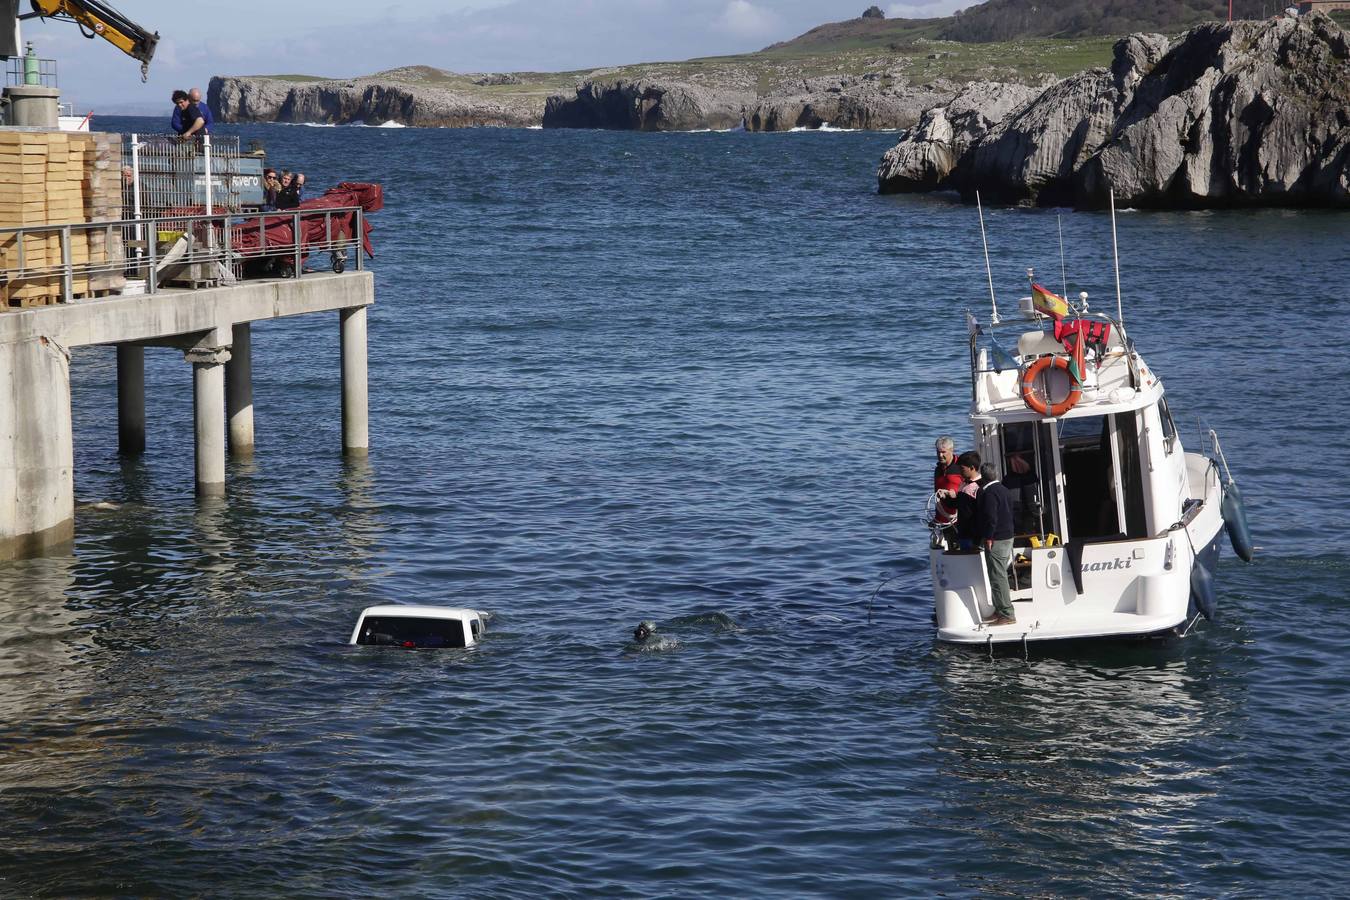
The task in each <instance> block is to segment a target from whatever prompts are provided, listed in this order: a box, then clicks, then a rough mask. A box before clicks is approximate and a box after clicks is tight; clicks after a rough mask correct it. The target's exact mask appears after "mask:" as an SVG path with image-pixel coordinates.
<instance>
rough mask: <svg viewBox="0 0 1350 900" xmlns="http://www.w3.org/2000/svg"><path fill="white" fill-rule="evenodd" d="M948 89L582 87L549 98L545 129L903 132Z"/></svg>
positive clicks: (898, 85) (599, 83) (840, 82)
mask: <svg viewBox="0 0 1350 900" xmlns="http://www.w3.org/2000/svg"><path fill="white" fill-rule="evenodd" d="M955 93H956V90H955V88H954V86H952V85H950V84H948V83H946V82H937V83H934V84H930V85H923V86H921V87H910V86H909V85H908V84H906V83H904V82H903V81H892V80H891V79H883V78H882V77H881V76H879V75H863V76H856V77H853V76H828V77H819V78H807V79H797V80H790V81H787V82H785V83H783V84H781V85H778V86H777V87H775V88H773V89H771V90H770V91H769V92H768V93H765V94H757V93H756V92H754V91H752V90H750V89H748V88H746V87H743V86H739V85H731V86H712V85H707V84H698V85H696V84H692V83H689V82H682V81H678V80H673V79H670V80H662V79H639V80H636V81H630V80H623V79H608V80H605V79H597V80H588V81H585V82H583V83H582V84H580V85H578V86H577V89H576V95H575V96H573V97H567V96H561V95H558V96H553V97H550V98H549V99H548V105H547V107H546V108H545V110H544V127H545V128H614V129H630V130H635V131H692V130H696V129H726V128H735V127H738V126H741V125H744V127H745V128H746V129H747V130H750V131H789V130H791V129H793V128H820V127H823V126H825V125H829V126H832V127H834V128H857V129H864V130H883V129H894V128H908V127H910V126H912V125H914V124H915V123H916V122H917V121H918V120H919V116H920V115H921V114H922V113H923V111H924V110H926V109H928V108H929V107H931V106H935V105H938V104H941V103H945V102H947V101H948V100H950V99H951V98H952V97H953V96H954V95H955Z"/></svg>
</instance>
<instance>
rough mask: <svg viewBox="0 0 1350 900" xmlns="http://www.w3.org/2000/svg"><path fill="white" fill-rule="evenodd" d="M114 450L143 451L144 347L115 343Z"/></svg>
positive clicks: (128, 452)
mask: <svg viewBox="0 0 1350 900" xmlns="http://www.w3.org/2000/svg"><path fill="white" fill-rule="evenodd" d="M117 452H119V453H121V454H123V455H125V456H137V455H139V454H141V453H144V452H145V348H144V347H138V346H135V345H133V344H118V345H117Z"/></svg>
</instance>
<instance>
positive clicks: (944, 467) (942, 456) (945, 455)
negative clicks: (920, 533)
mask: <svg viewBox="0 0 1350 900" xmlns="http://www.w3.org/2000/svg"><path fill="white" fill-rule="evenodd" d="M934 446H935V447H936V449H937V467H936V468H935V469H934V470H933V491H934V492H935V493H937V495H938V504H937V515H936V517H935V518H936V521H937V524H939V525H941V526H942V536H943V537H944V538H945V539H946V541H947V546H948V547H953V546H955V545H956V529H955V522H956V501H955V499H954V498H955V497H956V494H957V493H958V492H959V491H960V490H961V487H962V486H963V485H964V484H965V483H966V480H965V479H964V478H962V477H961V467H960V466H958V465H957V464H956V457H957V452H956V442H955V441H953V440H952V439H951V437H949V436H948V435H945V434H944V435H943V436H942V437H940V438H938V439H937V441H936V443H935V444H934Z"/></svg>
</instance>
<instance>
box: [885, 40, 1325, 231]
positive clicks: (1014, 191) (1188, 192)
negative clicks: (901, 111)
mask: <svg viewBox="0 0 1350 900" xmlns="http://www.w3.org/2000/svg"><path fill="white" fill-rule="evenodd" d="M877 180H878V190H879V191H880V192H881V193H904V192H917V191H932V190H955V191H958V192H959V193H961V195H962V196H963V197H966V198H968V199H973V197H974V194H975V192H977V191H978V192H980V194H981V195H982V197H983V198H984V199H985V200H987V201H991V202H996V203H1011V204H1024V205H1039V206H1074V207H1078V208H1085V209H1091V208H1101V207H1104V206H1105V205H1107V203H1108V202H1109V196H1110V193H1111V192H1114V194H1115V198H1116V203H1117V204H1120V205H1126V206H1134V207H1155V208H1209V207H1244V206H1296V207H1303V206H1308V207H1312V206H1329V207H1342V208H1344V207H1350V39H1348V37H1347V34H1346V32H1345V31H1344V30H1342V29H1341V27H1340V26H1339V25H1337V24H1336V23H1335V22H1334V21H1332V20H1331V19H1330V18H1329V17H1327V16H1325V15H1322V14H1318V13H1313V14H1310V15H1305V16H1297V17H1294V16H1279V17H1276V18H1273V19H1268V20H1265V21H1259V22H1255V21H1254V22H1234V23H1231V24H1229V23H1222V24H1211V25H1202V26H1199V27H1197V28H1194V29H1192V30H1190V31H1189V32H1187V33H1186V34H1184V35H1183V36H1181V37H1180V38H1179V39H1177V40H1176V41H1175V42H1169V41H1168V40H1167V39H1166V38H1165V37H1163V36H1161V35H1156V34H1137V35H1133V36H1131V37H1128V38H1125V39H1123V40H1121V41H1119V42H1117V44H1116V46H1115V59H1114V62H1113V63H1112V65H1111V67H1110V68H1109V69H1089V70H1088V71H1085V72H1082V73H1079V74H1078V75H1074V76H1070V77H1069V78H1065V79H1063V80H1061V81H1058V82H1056V83H1054V84H1052V85H1050V86H1049V87H1048V88H1046V89H1045V90H1044V91H1039V92H1031V93H1030V95H1029V96H1028V92H1027V91H1026V89H1025V88H1023V87H1021V86H1018V85H1006V84H995V83H976V84H971V85H968V86H966V88H965V89H963V90H962V91H961V93H960V94H958V95H957V96H956V97H955V98H954V99H953V100H952V101H951V102H950V103H949V104H947V105H945V106H940V107H935V108H933V109H930V110H928V111H927V112H925V113H924V115H923V118H922V120H921V121H920V123H919V125H918V127H916V128H914V129H913V130H911V131H910V132H908V133H907V134H906V135H905V136H904V137H903V138H902V139H901V141H900V142H899V143H898V144H897V145H896V146H895V147H894V148H892V149H891V150H889V151H887V153H886V154H885V156H884V157H883V159H882V161H881V165H880V167H879V169H878V171H877Z"/></svg>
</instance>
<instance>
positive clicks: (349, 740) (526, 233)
mask: <svg viewBox="0 0 1350 900" xmlns="http://www.w3.org/2000/svg"><path fill="white" fill-rule="evenodd" d="M99 124H100V126H101V127H103V128H107V129H109V130H121V131H153V130H159V129H160V128H161V126H162V123H160V122H158V121H151V120H129V119H128V120H119V119H115V118H112V117H106V118H103V119H101V120H100V122H99ZM221 131H222V132H224V133H239V134H241V135H242V136H243V137H244V139H245V141H246V142H247V140H248V139H251V138H260V139H261V140H262V141H263V142H264V143H265V144H266V146H267V149H268V153H269V156H268V161H269V163H270V164H272V165H274V166H276V167H278V168H289V169H297V170H302V171H304V172H305V173H306V174H307V176H308V184H307V189H308V190H309V193H311V194H313V193H316V192H317V191H319V190H322V189H323V188H324V187H326V186H328V185H332V184H335V183H337V182H339V181H376V182H380V183H381V184H383V185H384V188H385V197H386V203H387V206H386V208H385V209H384V210H383V211H382V212H380V213H377V214H375V215H374V216H372V217H371V222H372V224H373V225H374V226H375V233H374V243H375V249H376V254H377V256H376V258H375V259H374V260H371V261H370V267H371V268H372V269H373V270H374V271H375V273H376V275H375V283H376V301H377V302H376V305H375V306H374V308H373V309H372V310H371V311H370V316H369V323H370V397H371V444H372V451H371V456H370V459H369V461H368V462H362V463H346V462H344V461H343V460H342V458H341V456H340V452H339V451H340V444H341V437H340V410H339V406H340V393H339V362H338V323H337V318H336V316H307V317H300V318H296V319H293V320H278V321H275V322H265V323H258V324H257V325H255V327H254V331H253V346H254V354H255V358H254V368H253V371H254V396H255V402H256V422H257V453H256V456H255V457H254V458H253V459H252V460H250V461H248V462H231V464H230V467H229V472H228V491H229V497H228V500H227V501H226V502H224V503H211V502H197V501H195V500H194V499H193V487H192V477H193V461H192V421H193V420H192V408H191V367H190V366H189V365H188V364H187V363H185V362H184V361H183V359H182V356H181V354H180V353H179V352H177V351H174V350H170V349H163V350H153V349H152V350H150V351H149V352H147V361H146V366H147V373H146V380H147V412H148V418H149V433H148V445H149V446H148V450H147V453H146V454H145V455H144V456H143V457H141V458H138V459H134V460H122V459H119V457H118V456H117V453H116V447H117V439H116V421H115V418H116V416H115V409H116V404H115V399H114V398H115V358H114V354H113V352H112V350H111V348H89V349H80V350H77V351H76V352H75V353H74V357H73V359H72V378H73V382H74V425H75V490H76V495H77V498H78V499H79V501H80V503H81V504H82V505H81V507H80V508H79V510H78V511H77V516H76V527H77V532H78V538H77V540H76V543H75V546H74V549H73V551H72V552H71V553H70V555H66V556H59V557H53V558H47V559H39V560H32V561H27V562H19V563H6V564H3V565H0V609H2V610H3V614H2V615H0V672H3V686H2V688H0V691H2V693H0V698H3V707H2V708H3V714H4V719H3V721H4V729H3V736H2V737H0V820H3V822H4V838H5V839H4V840H3V841H2V842H0V891H3V892H4V893H7V894H16V895H51V896H67V895H84V894H91V893H106V894H116V895H127V896H145V895H190V894H203V893H204V894H209V895H216V896H254V895H288V896H297V895H325V896H332V895H342V894H362V895H369V894H375V893H378V894H387V895H403V896H407V895H423V896H450V895H463V896H475V897H483V896H531V897H534V896H543V895H547V896H568V895H620V896H653V897H656V896H661V897H666V896H715V897H727V896H753V895H780V896H806V895H815V896H822V895H828V896H859V897H876V896H896V895H915V894H922V895H931V894H937V893H945V894H949V895H952V894H955V895H970V894H985V893H987V894H1000V895H1001V894H1022V895H1028V894H1029V895H1055V894H1077V895H1084V894H1114V895H1124V896H1155V895H1159V894H1166V895H1200V896H1214V895H1220V894H1223V895H1239V896H1242V895H1247V896H1272V895H1277V894H1278V895H1287V894H1303V895H1324V894H1335V893H1342V892H1344V890H1345V882H1344V878H1345V875H1346V874H1347V870H1348V869H1350V858H1348V856H1347V850H1346V849H1345V847H1346V842H1345V838H1344V834H1345V832H1346V831H1347V828H1348V827H1350V813H1347V812H1346V801H1347V800H1348V799H1350V797H1348V796H1347V794H1350V749H1348V748H1350V742H1347V740H1346V738H1345V728H1346V723H1347V721H1350V703H1348V702H1347V689H1350V654H1348V653H1347V652H1346V641H1345V638H1344V637H1343V632H1344V629H1343V628H1342V627H1341V624H1342V622H1343V620H1344V619H1345V616H1346V612H1347V610H1346V594H1347V590H1346V581H1347V577H1348V576H1350V564H1348V562H1347V561H1348V560H1350V556H1348V555H1347V551H1346V541H1347V535H1346V524H1347V517H1346V513H1345V510H1346V509H1347V508H1348V507H1350V487H1347V479H1346V478H1345V472H1346V471H1347V469H1350V451H1348V450H1347V447H1346V443H1347V433H1346V428H1345V425H1344V424H1343V415H1344V410H1345V409H1346V408H1347V400H1348V399H1350V397H1347V394H1348V393H1350V390H1348V389H1347V388H1348V386H1350V371H1347V369H1348V368H1350V366H1348V361H1350V355H1348V354H1347V352H1346V350H1345V341H1346V336H1345V334H1343V330H1344V329H1343V325H1344V323H1345V321H1346V318H1347V313H1348V312H1350V302H1347V288H1346V285H1347V283H1350V249H1347V248H1348V247H1350V242H1348V240H1347V239H1350V217H1347V216H1346V215H1345V214H1343V213H1340V214H1337V213H1324V212H1289V211H1279V210H1270V211H1255V212H1123V213H1122V214H1121V216H1120V219H1119V233H1120V247H1121V272H1120V275H1121V286H1122V291H1123V300H1122V305H1123V310H1124V315H1125V320H1126V323H1127V325H1128V326H1129V329H1130V333H1131V334H1132V336H1133V337H1134V338H1135V340H1136V341H1137V343H1138V346H1139V348H1140V350H1141V351H1142V352H1143V353H1144V354H1145V357H1146V359H1147V360H1148V361H1149V363H1150V365H1151V366H1152V367H1153V368H1155V369H1156V371H1157V372H1159V373H1161V375H1162V377H1163V378H1164V380H1165V382H1166V385H1167V388H1168V392H1169V398H1170V401H1171V406H1172V409H1173V410H1174V411H1175V413H1176V415H1177V418H1178V423H1179V425H1180V427H1181V431H1182V440H1183V442H1184V443H1185V445H1186V446H1187V448H1188V449H1198V448H1199V447H1200V443H1201V442H1200V433H1201V432H1200V429H1201V428H1205V427H1213V428H1215V429H1217V431H1218V432H1219V434H1220V436H1221V437H1222V439H1223V446H1224V449H1225V451H1226V452H1227V455H1228V460H1229V462H1230V464H1231V465H1232V469H1233V474H1234V475H1235V476H1236V477H1237V479H1238V481H1239V483H1240V484H1241V486H1242V488H1243V490H1244V493H1245V495H1246V498H1247V504H1248V515H1249V518H1250V520H1251V523H1252V530H1253V533H1254V536H1255V541H1256V543H1257V544H1258V545H1260V547H1261V549H1260V550H1259V551H1258V554H1257V558H1256V562H1255V563H1254V564H1253V565H1243V564H1242V563H1240V562H1238V561H1237V560H1236V559H1235V558H1234V557H1233V555H1232V554H1231V553H1227V552H1226V554H1225V556H1224V558H1223V560H1222V562H1221V563H1220V564H1219V567H1218V571H1217V573H1216V580H1217V585H1218V599H1219V616H1218V620H1217V621H1216V622H1215V623H1213V624H1202V625H1201V626H1200V627H1198V628H1197V630H1196V632H1195V633H1194V634H1193V635H1192V636H1191V637H1190V638H1188V639H1187V640H1186V641H1185V642H1183V643H1181V644H1178V645H1175V646H1170V647H1129V646H1126V647H1107V646H1104V647H1102V648H1100V649H1099V650H1095V651H1090V652H1082V653H1078V654H1073V655H1069V656H1067V657H1058V658H1046V657H1044V656H1042V655H1041V654H1040V653H1039V652H1034V653H1033V656H1032V659H1031V660H1030V661H1024V660H1022V659H1021V658H1018V657H1012V658H1002V657H1001V658H998V659H995V660H992V661H991V660H989V659H988V658H986V657H985V656H984V655H983V654H982V653H980V652H978V651H977V652H971V651H968V650H964V649H961V648H949V647H945V646H941V645H937V644H935V642H934V639H933V628H932V625H931V621H930V616H931V613H932V600H931V586H930V585H929V581H928V572H927V555H926V534H925V532H924V530H923V528H922V526H921V524H920V521H919V518H920V514H921V512H922V508H923V503H924V500H925V498H926V496H927V492H928V490H929V489H930V487H931V481H930V475H931V466H932V443H933V439H934V438H935V437H937V436H938V435H940V434H944V433H952V434H954V435H956V436H957V443H958V446H959V447H961V448H964V447H965V446H967V445H968V443H969V437H968V435H969V431H968V426H967V424H966V421H965V415H966V412H967V408H968V402H969V396H970V395H969V385H968V381H967V371H968V370H967V341H966V326H965V320H964V313H965V311H966V310H967V309H971V310H974V311H975V312H977V313H979V314H981V315H983V314H984V313H985V312H986V311H987V309H988V306H989V302H990V301H989V296H988V286H987V283H986V280H985V272H984V261H983V254H982V250H981V244H980V232H979V224H978V221H977V219H976V216H975V212H974V210H973V209H971V208H970V207H967V206H964V205H962V204H960V203H959V202H958V201H956V200H955V199H954V198H953V197H950V196H945V195H932V196H910V197H882V196H878V195H877V194H876V190H875V187H876V182H875V175H874V172H875V168H876V164H877V162H878V160H879V159H880V157H881V154H882V153H883V152H884V151H885V150H886V149H887V147H888V146H889V145H891V144H892V143H893V142H894V140H895V136H894V135H885V134H880V135H879V134H867V133H828V134H820V133H794V134H767V135H766V134H748V133H743V132H741V133H701V134H629V133H611V132H588V131H539V130H491V129H482V130H463V131H455V130H427V129H414V128H405V129H386V128H329V129H310V128H289V127H285V126H252V127H239V128H237V129H231V128H229V127H225V128H222V129H221ZM986 225H987V228H988V232H989V250H990V255H991V257H992V264H993V274H994V288H995V291H996V295H997V298H998V303H999V306H1000V308H1001V309H1002V310H1003V312H1004V313H1005V314H1011V313H1013V311H1014V310H1015V304H1016V300H1017V298H1018V297H1019V296H1021V295H1023V294H1025V293H1026V292H1027V277H1026V269H1027V267H1033V268H1034V269H1035V271H1036V277H1037V278H1038V279H1041V280H1043V281H1045V283H1046V284H1047V285H1049V286H1051V287H1054V288H1058V287H1061V286H1067V290H1068V291H1069V293H1070V295H1072V296H1076V295H1077V292H1078V291H1080V290H1086V291H1088V292H1089V294H1090V300H1089V302H1090V303H1091V304H1092V306H1093V308H1095V309H1103V310H1110V311H1114V309H1115V306H1116V298H1115V290H1114V276H1113V274H1112V268H1111V231H1110V219H1109V217H1108V216H1107V215H1105V214H1102V213H1082V212H1073V211H1069V210H1018V209H1000V208H994V209H989V210H987V215H986ZM1061 226H1062V229H1063V237H1064V247H1065V256H1064V267H1063V270H1064V275H1063V276H1062V275H1061V257H1060V253H1059V229H1060V227H1061ZM313 262H314V264H316V265H323V264H324V263H325V262H326V261H325V260H324V259H322V258H316V259H315V260H314V261H313ZM183 302H190V301H189V300H187V299H185V300H184V301H183ZM1225 549H1226V548H1225ZM887 579H890V581H889V582H888V583H887V584H886V585H885V586H884V587H883V588H882V589H881V590H880V592H878V593H877V594H876V598H875V601H872V600H871V598H872V596H873V592H874V591H875V590H876V588H877V586H878V585H880V584H882V582H883V581H886V580H887ZM391 602H392V603H429V604H448V605H456V606H471V607H476V608H481V609H484V610H487V611H490V612H491V613H492V615H493V619H492V622H491V627H490V631H489V633H488V637H487V640H486V641H485V642H484V644H483V645H482V646H481V647H480V648H479V649H477V650H474V651H465V652H408V651H402V650H392V651H391V650H377V649H370V648H351V647H348V646H345V645H344V641H345V639H346V638H347V636H348V634H349V633H350V629H351V627H352V623H353V622H354V621H355V618H356V616H357V614H358V612H359V611H360V610H361V609H362V608H363V607H365V606H368V605H373V604H377V603H391ZM643 619H650V620H653V621H656V622H657V624H658V629H659V631H658V633H659V634H660V635H661V636H662V637H663V638H665V639H666V640H665V642H663V643H662V645H661V647H660V648H659V652H645V651H643V650H642V649H641V648H640V647H637V646H635V645H634V644H633V643H632V640H631V635H632V630H633V627H634V626H635V625H636V624H637V623H638V622H639V621H641V620H643Z"/></svg>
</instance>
